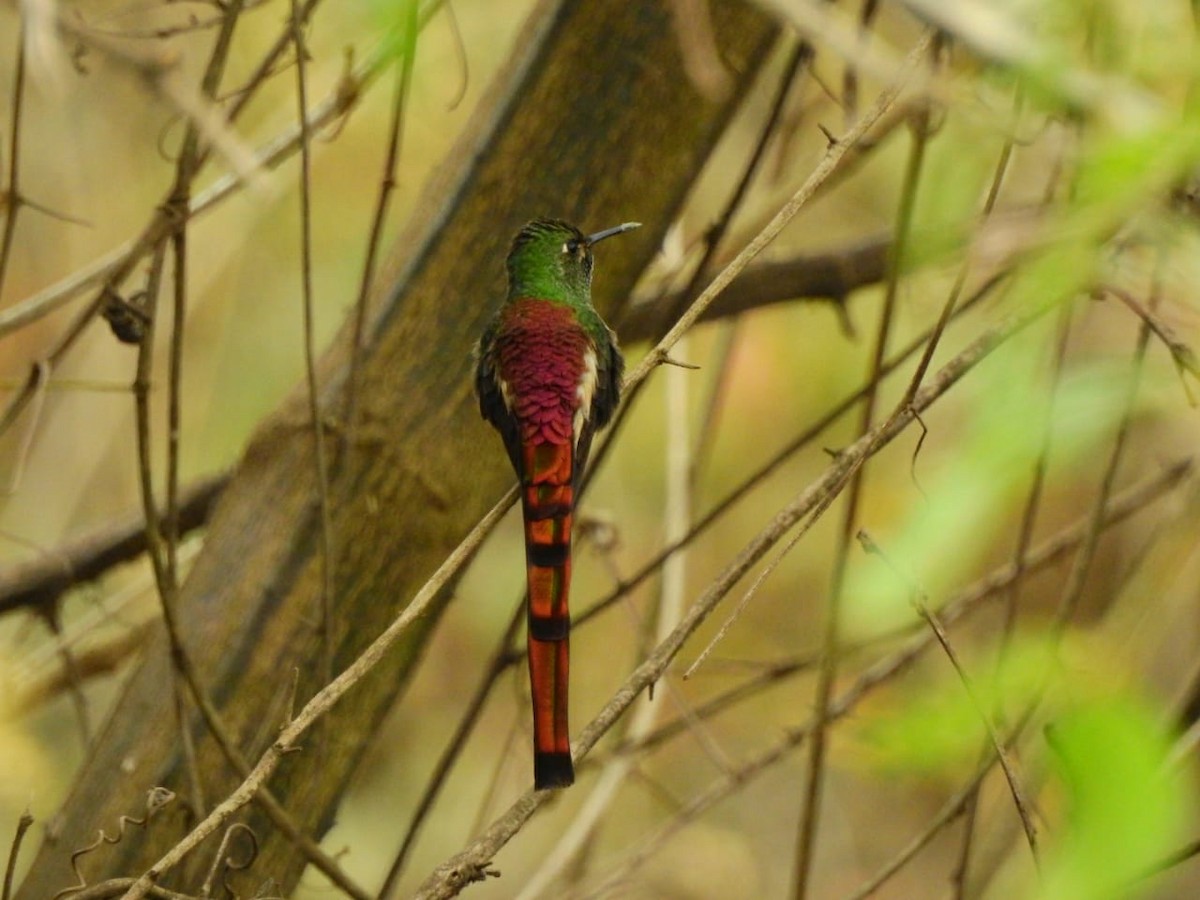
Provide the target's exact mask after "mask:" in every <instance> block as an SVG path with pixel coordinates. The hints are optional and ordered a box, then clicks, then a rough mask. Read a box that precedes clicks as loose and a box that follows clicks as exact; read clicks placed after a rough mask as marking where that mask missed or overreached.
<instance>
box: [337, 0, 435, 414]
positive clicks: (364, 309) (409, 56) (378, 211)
mask: <svg viewBox="0 0 1200 900" xmlns="http://www.w3.org/2000/svg"><path fill="white" fill-rule="evenodd" d="M406 3H407V6H406V7H405V11H404V15H403V19H404V27H403V29H402V31H401V33H400V35H399V36H398V38H397V41H398V46H397V47H396V50H398V51H399V52H400V53H402V54H403V56H402V59H401V62H400V65H399V66H398V67H397V69H396V82H395V94H394V96H393V98H392V111H391V116H392V118H391V122H390V124H389V128H388V147H387V153H386V154H385V156H384V161H383V178H382V179H381V181H380V184H379V196H378V199H377V200H376V202H375V214H374V218H373V219H372V221H371V233H370V236H369V237H368V238H367V257H366V260H365V261H364V262H363V270H362V278H361V281H360V284H359V288H358V299H357V300H356V301H355V306H354V330H353V337H352V338H351V340H352V341H353V343H352V344H351V350H350V369H349V372H348V374H347V376H346V413H345V419H346V424H347V426H353V424H354V416H355V403H356V391H357V390H358V378H359V371H358V370H359V365H360V363H361V359H362V345H363V339H364V337H365V335H366V329H367V313H368V312H369V310H368V304H369V301H370V297H371V292H372V289H373V287H374V283H375V267H376V262H377V257H378V255H379V248H380V246H381V245H382V242H383V227H384V225H385V224H386V222H387V215H388V210H389V209H390V208H391V201H392V194H393V193H394V191H395V189H396V177H397V167H398V165H399V162H400V150H401V147H402V146H403V142H404V110H405V107H406V106H407V104H408V94H409V91H410V89H411V86H412V72H413V62H414V59H415V58H416V55H417V53H416V50H417V32H418V31H419V30H420V28H421V25H422V24H423V23H419V22H418V21H417V0H406ZM447 9H449V7H448V6H447ZM429 14H432V13H431V12H430V13H429ZM448 14H449V15H450V16H451V19H452V20H453V13H452V12H450V13H448Z"/></svg>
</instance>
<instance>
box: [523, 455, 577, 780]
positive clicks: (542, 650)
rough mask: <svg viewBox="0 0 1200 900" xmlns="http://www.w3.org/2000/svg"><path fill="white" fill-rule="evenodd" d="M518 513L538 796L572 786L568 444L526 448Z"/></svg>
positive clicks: (571, 505)
mask: <svg viewBox="0 0 1200 900" xmlns="http://www.w3.org/2000/svg"><path fill="white" fill-rule="evenodd" d="M521 452H522V454H523V455H524V459H523V462H524V464H525V465H524V472H525V479H524V484H523V485H522V498H521V502H522V509H523V511H524V513H525V568H526V575H527V578H528V582H529V686H530V689H531V691H532V694H533V782H534V786H535V787H537V788H538V789H539V790H540V789H544V788H556V787H566V786H567V785H569V784H571V783H572V782H573V781H574V780H575V770H574V768H573V767H572V765H571V740H570V735H569V733H568V730H567V675H568V670H569V668H570V650H569V635H570V632H571V614H570V611H569V608H568V595H569V593H570V587H571V513H572V511H573V508H574V501H575V498H574V492H573V490H572V486H571V476H572V474H573V471H574V459H573V454H574V450H573V448H572V446H571V444H569V443H567V444H532V443H530V444H526V445H525V446H523V447H522V448H521Z"/></svg>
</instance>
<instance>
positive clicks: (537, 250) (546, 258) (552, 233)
mask: <svg viewBox="0 0 1200 900" xmlns="http://www.w3.org/2000/svg"><path fill="white" fill-rule="evenodd" d="M639 224H640V223H638V222H626V223H625V224H623V225H617V226H616V227H615V228H606V229H605V230H604V231H598V232H596V233H595V234H587V235H585V234H584V233H583V232H582V231H580V230H579V229H578V228H576V227H575V226H574V225H571V224H569V223H567V222H563V221H561V220H560V219H534V220H533V221H532V222H530V223H529V224H528V225H526V226H525V227H524V228H522V229H521V230H520V231H519V232H517V236H516V237H515V238H514V239H513V242H512V248H511V249H510V250H509V251H508V262H507V266H508V294H509V297H510V298H516V297H539V298H542V299H546V300H560V301H563V302H566V303H586V302H588V301H589V299H590V293H591V284H592V245H593V244H595V243H598V242H599V241H602V240H604V239H605V238H609V237H612V236H613V235H615V234H623V233H624V232H626V231H632V230H633V229H634V228H637V227H638V226H639Z"/></svg>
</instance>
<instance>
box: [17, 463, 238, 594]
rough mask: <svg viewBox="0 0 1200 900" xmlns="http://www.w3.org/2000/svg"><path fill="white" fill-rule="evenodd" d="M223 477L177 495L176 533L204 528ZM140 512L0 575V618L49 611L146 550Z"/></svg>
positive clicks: (143, 520) (204, 482) (143, 523)
mask: <svg viewBox="0 0 1200 900" xmlns="http://www.w3.org/2000/svg"><path fill="white" fill-rule="evenodd" d="M227 480H228V475H226V474H224V473H222V474H220V475H211V476H208V477H207V478H203V479H200V480H199V481H196V482H195V483H193V484H192V485H190V486H189V487H187V488H186V489H185V490H184V491H183V492H181V494H180V502H179V531H180V534H187V533H189V532H191V531H194V530H196V529H197V528H201V527H203V525H204V524H205V522H207V521H208V516H209V512H210V511H211V510H212V506H213V503H214V502H215V501H216V498H217V497H218V496H219V495H220V492H221V489H222V488H224V486H225V483H226V481H227ZM159 515H160V516H161V515H162V513H159ZM145 521H146V520H145V515H144V513H135V514H130V515H128V516H126V517H124V518H121V519H117V520H115V521H114V522H112V523H109V524H105V525H103V526H101V527H100V528H97V529H95V530H94V531H91V532H88V533H87V534H84V535H81V536H79V537H76V538H72V539H71V540H69V541H67V542H65V543H63V544H61V545H59V546H58V547H55V548H52V549H50V550H48V551H46V552H45V553H43V554H40V555H39V556H38V557H37V558H36V559H32V560H30V561H29V562H26V563H22V564H20V565H16V566H12V567H10V568H8V569H5V570H4V571H2V572H0V614H3V613H7V612H11V611H12V610H15V609H22V608H26V609H35V608H48V607H50V606H52V605H53V604H55V603H57V602H58V601H59V599H60V598H61V597H62V595H63V594H64V593H66V592H67V591H69V590H71V589H73V588H75V587H78V586H80V585H82V584H86V583H87V582H89V581H93V580H95V579H97V578H99V577H100V576H101V575H103V574H104V573H105V572H107V571H108V570H109V569H112V568H113V567H115V566H118V565H120V564H121V563H124V562H129V561H130V560H133V559H136V558H137V557H138V556H140V555H141V554H142V553H144V552H145V551H146V529H145Z"/></svg>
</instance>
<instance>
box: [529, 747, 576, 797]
mask: <svg viewBox="0 0 1200 900" xmlns="http://www.w3.org/2000/svg"><path fill="white" fill-rule="evenodd" d="M574 783H575V768H574V766H572V765H571V754H570V753H563V752H561V751H560V752H554V753H534V754H533V786H534V787H535V788H537V789H538V790H539V791H547V790H553V789H555V788H565V787H569V786H570V785H572V784H574Z"/></svg>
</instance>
